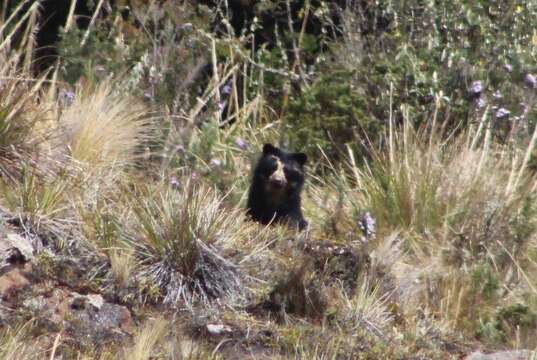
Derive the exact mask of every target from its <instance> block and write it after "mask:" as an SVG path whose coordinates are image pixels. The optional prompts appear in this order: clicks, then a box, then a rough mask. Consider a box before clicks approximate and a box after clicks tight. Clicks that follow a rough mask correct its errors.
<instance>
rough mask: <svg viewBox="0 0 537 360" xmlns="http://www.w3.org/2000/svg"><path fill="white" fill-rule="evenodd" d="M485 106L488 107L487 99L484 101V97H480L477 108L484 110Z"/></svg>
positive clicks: (476, 104) (476, 102) (476, 103)
mask: <svg viewBox="0 0 537 360" xmlns="http://www.w3.org/2000/svg"><path fill="white" fill-rule="evenodd" d="M485 105H487V102H486V101H485V99H483V98H482V97H479V98H478V99H477V100H476V101H475V106H476V107H478V108H479V109H481V108H484V107H485Z"/></svg>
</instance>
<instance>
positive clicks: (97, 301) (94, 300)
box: [86, 294, 104, 310]
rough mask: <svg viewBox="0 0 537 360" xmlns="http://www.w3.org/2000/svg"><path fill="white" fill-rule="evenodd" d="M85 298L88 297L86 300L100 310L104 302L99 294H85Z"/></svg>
mask: <svg viewBox="0 0 537 360" xmlns="http://www.w3.org/2000/svg"><path fill="white" fill-rule="evenodd" d="M86 298H87V299H88V302H89V303H90V304H91V305H92V306H94V307H95V308H96V309H98V310H100V309H101V307H102V306H103V304H104V299H103V297H102V296H101V295H98V294H97V295H93V294H90V295H86Z"/></svg>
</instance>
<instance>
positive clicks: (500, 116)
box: [496, 107, 511, 119]
mask: <svg viewBox="0 0 537 360" xmlns="http://www.w3.org/2000/svg"><path fill="white" fill-rule="evenodd" d="M509 114H511V112H510V111H509V110H507V109H506V108H503V107H502V108H499V109H498V110H497V111H496V118H497V119H503V118H504V117H507V116H509Z"/></svg>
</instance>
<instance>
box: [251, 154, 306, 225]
mask: <svg viewBox="0 0 537 360" xmlns="http://www.w3.org/2000/svg"><path fill="white" fill-rule="evenodd" d="M307 159H308V157H307V156H306V154H303V153H291V152H287V151H285V150H282V149H279V148H277V147H275V146H272V145H271V144H265V145H264V146H263V154H262V155H261V158H260V159H259V161H258V162H257V165H256V167H255V169H254V172H253V179H252V185H251V187H250V193H249V194H248V215H249V216H250V217H251V218H252V219H253V220H256V221H259V222H260V223H262V224H269V223H270V222H272V221H274V222H280V223H286V224H288V225H290V226H292V227H298V228H299V229H300V230H302V229H304V228H305V227H306V226H307V225H308V223H307V221H306V220H304V216H303V215H302V210H301V208H300V192H301V191H302V185H304V164H305V163H306V160H307Z"/></svg>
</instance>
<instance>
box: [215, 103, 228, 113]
mask: <svg viewBox="0 0 537 360" xmlns="http://www.w3.org/2000/svg"><path fill="white" fill-rule="evenodd" d="M216 106H217V107H218V110H219V111H223V110H224V108H225V107H226V102H225V101H220V102H218V104H216Z"/></svg>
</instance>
